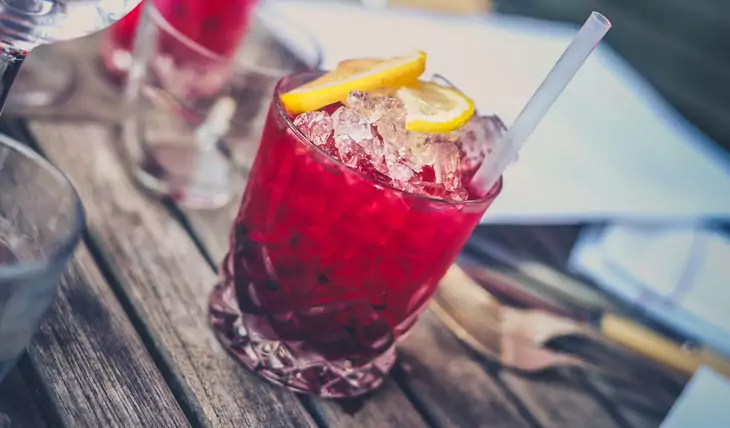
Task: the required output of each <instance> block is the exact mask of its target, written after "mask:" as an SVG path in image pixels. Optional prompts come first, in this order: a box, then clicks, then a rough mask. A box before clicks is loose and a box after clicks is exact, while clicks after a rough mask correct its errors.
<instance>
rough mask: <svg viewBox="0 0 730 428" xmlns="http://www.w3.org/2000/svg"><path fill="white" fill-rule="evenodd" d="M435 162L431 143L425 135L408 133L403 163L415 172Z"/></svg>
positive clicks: (434, 153)
mask: <svg viewBox="0 0 730 428" xmlns="http://www.w3.org/2000/svg"><path fill="white" fill-rule="evenodd" d="M435 161H436V152H435V150H434V145H433V142H432V141H431V139H430V138H428V135H427V134H420V133H415V132H409V133H408V137H407V138H406V154H405V162H406V164H407V165H408V166H409V167H410V168H411V169H413V170H414V171H415V172H421V171H423V167H425V166H431V165H433V163H434V162H435Z"/></svg>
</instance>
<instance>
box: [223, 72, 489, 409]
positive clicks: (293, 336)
mask: <svg viewBox="0 0 730 428" xmlns="http://www.w3.org/2000/svg"><path fill="white" fill-rule="evenodd" d="M318 75H319V74H314V73H302V74H295V75H291V76H288V77H285V78H283V79H282V80H281V81H280V82H279V83H278V85H277V87H276V90H275V92H274V97H273V101H272V103H271V107H270V110H269V113H268V117H267V120H266V123H265V126H264V131H263V136H262V138H261V145H260V148H259V151H258V154H257V156H256V159H255V161H254V166H253V168H252V170H251V174H250V177H249V181H248V185H247V187H246V190H245V193H244V195H243V201H242V202H241V206H240V209H239V212H238V215H237V217H236V220H235V222H234V225H233V229H232V231H231V236H230V239H231V247H230V251H229V253H228V254H227V255H226V257H225V259H224V261H223V263H222V265H221V283H220V284H219V285H218V286H216V288H215V290H214V292H213V294H212V296H211V300H210V320H211V323H212V326H213V328H214V330H215V332H216V334H217V336H218V338H219V340H220V341H221V342H222V343H223V345H224V346H225V347H226V348H227V349H228V351H229V352H230V353H231V354H233V355H234V356H235V357H236V358H237V359H238V360H239V361H241V362H242V363H243V364H244V365H246V366H247V367H248V368H249V369H251V370H253V371H256V372H258V373H259V374H261V375H263V376H264V377H265V378H267V379H269V380H271V381H273V382H275V383H278V384H281V385H284V386H286V387H288V388H290V389H293V390H295V391H298V392H311V393H315V394H318V395H321V396H325V397H350V396H356V395H360V394H363V393H366V392H368V391H370V390H372V389H373V388H376V387H377V386H378V385H380V384H381V383H382V382H383V378H384V376H385V374H386V373H387V372H388V371H389V369H390V368H391V367H392V366H393V363H394V362H395V344H396V342H397V341H398V340H400V339H402V338H403V337H405V336H406V334H407V333H408V332H409V331H410V329H411V328H412V327H413V325H414V323H415V321H416V319H417V318H418V316H419V314H420V313H421V312H422V311H423V310H424V308H425V306H426V303H427V301H428V300H429V298H430V297H431V296H432V294H433V293H434V291H435V290H436V287H437V285H438V281H439V280H440V279H441V277H442V276H443V275H444V274H445V273H446V271H447V269H448V268H449V266H450V265H451V264H452V262H453V261H454V259H455V258H456V256H457V254H458V252H459V251H460V249H461V247H462V246H463V244H464V243H465V242H466V240H467V239H468V237H469V235H470V234H471V232H472V231H473V229H474V228H475V227H476V225H477V224H478V222H479V220H480V219H481V218H482V216H483V214H484V212H485V211H486V210H487V208H488V207H489V206H490V204H491V203H492V201H494V199H495V198H496V197H497V195H498V194H499V192H500V190H501V188H502V185H501V181H500V182H498V183H497V184H496V185H495V186H494V187H493V188H492V189H491V191H489V192H488V193H487V194H486V195H485V196H483V197H480V198H477V199H474V200H467V201H463V202H450V201H446V200H443V199H436V198H430V197H427V196H422V195H416V194H412V193H408V192H405V191H402V190H399V189H397V188H395V187H390V186H388V185H384V184H383V183H380V182H377V181H375V180H373V178H372V177H370V176H367V175H366V174H363V173H362V172H359V171H357V170H355V169H352V168H350V167H348V166H346V165H345V164H343V163H342V162H341V161H339V160H337V159H335V158H334V157H332V156H330V155H329V154H327V153H326V152H325V151H323V150H322V149H321V148H320V147H318V146H317V145H316V144H314V143H313V142H312V141H309V140H308V139H307V138H306V137H305V135H304V134H303V133H302V132H301V131H300V130H299V129H298V128H297V127H296V126H295V125H294V123H293V120H292V117H291V116H290V115H289V114H288V113H287V112H286V111H285V110H284V108H283V106H282V104H281V102H280V101H279V95H280V94H281V93H284V92H286V91H288V90H290V89H292V88H294V87H298V86H300V85H302V84H304V83H306V82H308V81H310V80H312V79H314V78H316V77H317V76H318ZM494 120H498V119H496V118H495V119H494Z"/></svg>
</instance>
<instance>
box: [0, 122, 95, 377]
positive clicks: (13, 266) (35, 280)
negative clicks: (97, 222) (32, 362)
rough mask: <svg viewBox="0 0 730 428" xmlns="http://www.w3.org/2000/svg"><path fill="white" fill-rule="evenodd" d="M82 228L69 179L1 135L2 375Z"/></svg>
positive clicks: (49, 293)
mask: <svg viewBox="0 0 730 428" xmlns="http://www.w3.org/2000/svg"><path fill="white" fill-rule="evenodd" d="M83 227H84V214H83V207H82V205H81V201H80V200H79V198H78V195H77V194H76V191H75V190H74V188H73V187H72V186H71V184H70V183H69V182H68V181H67V180H66V178H65V177H64V176H63V175H62V174H61V173H60V172H58V171H57V170H56V169H55V168H53V166H51V165H50V164H49V163H48V162H46V161H45V160H44V159H42V158H41V157H40V156H39V155H38V154H36V153H34V152H33V151H32V150H30V149H28V148H26V147H23V146H21V145H20V143H18V142H16V141H13V140H11V139H10V138H8V137H6V136H4V135H1V134H0V380H2V379H3V377H4V376H5V375H6V374H7V373H8V372H9V371H10V369H12V368H13V366H14V365H15V362H16V360H17V359H18V357H19V356H20V355H21V354H22V353H23V351H24V350H25V347H26V346H27V345H28V343H29V342H30V339H31V336H32V335H33V333H34V332H35V330H36V328H37V326H38V323H39V320H40V318H41V316H42V315H43V314H44V313H45V312H46V310H47V309H48V308H49V306H50V305H51V303H52V302H53V298H54V296H55V294H56V285H57V283H58V280H59V278H60V276H61V273H62V272H63V270H64V268H65V266H66V264H67V262H68V260H69V258H70V257H71V255H72V253H73V250H74V248H75V247H76V244H77V243H78V241H79V238H80V236H81V232H82V230H83Z"/></svg>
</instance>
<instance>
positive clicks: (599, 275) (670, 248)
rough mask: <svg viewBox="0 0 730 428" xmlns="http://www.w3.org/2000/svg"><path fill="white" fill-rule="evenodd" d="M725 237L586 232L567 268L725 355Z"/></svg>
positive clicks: (675, 231) (729, 257)
mask: <svg viewBox="0 0 730 428" xmlns="http://www.w3.org/2000/svg"><path fill="white" fill-rule="evenodd" d="M729 262H730V237H728V236H727V235H726V234H723V233H721V232H719V231H716V230H714V229H710V228H704V227H701V226H697V227H690V226H686V227H679V228H676V227H646V226H642V225H613V226H608V227H606V228H603V229H600V228H595V229H593V230H588V231H587V232H585V233H584V234H583V235H581V237H580V238H579V240H578V242H577V243H576V245H575V247H574V248H573V251H572V252H571V256H570V260H569V266H570V267H571V268H572V269H574V270H575V271H577V272H579V273H581V274H583V275H586V276H588V277H590V278H592V279H593V280H595V281H596V282H597V283H598V284H599V285H600V286H601V287H603V288H604V289H606V290H607V291H609V292H611V293H613V294H615V295H616V296H617V297H619V298H621V299H622V300H624V301H625V302H626V303H627V304H629V305H631V306H634V307H637V308H639V309H641V310H643V311H646V312H647V313H648V314H649V315H650V316H651V317H653V318H654V319H656V320H657V321H659V322H662V323H664V324H666V325H668V326H670V327H672V328H674V329H676V330H677V331H680V332H682V333H684V334H685V335H687V336H689V337H694V338H696V339H698V340H699V341H701V342H703V343H705V344H707V345H708V346H711V347H713V348H715V349H717V350H718V351H720V352H723V353H725V354H727V355H729V356H730V311H728V309H727V308H728V302H730V287H729V286H728V284H727V280H728V278H730V263H729Z"/></svg>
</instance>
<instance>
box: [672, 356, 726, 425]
mask: <svg viewBox="0 0 730 428" xmlns="http://www.w3.org/2000/svg"><path fill="white" fill-rule="evenodd" d="M728 426H730V380H728V379H726V378H724V377H723V376H722V375H720V374H718V373H716V372H714V371H713V370H712V369H710V368H707V367H701V368H700V369H699V370H697V373H695V374H694V376H692V379H690V381H689V383H687V386H686V387H685V388H684V391H682V394H681V395H680V396H679V398H677V401H676V402H675V403H674V406H672V408H671V410H669V414H668V415H667V417H666V418H665V419H664V422H662V424H661V426H660V428H695V427H696V428H727V427H728Z"/></svg>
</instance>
